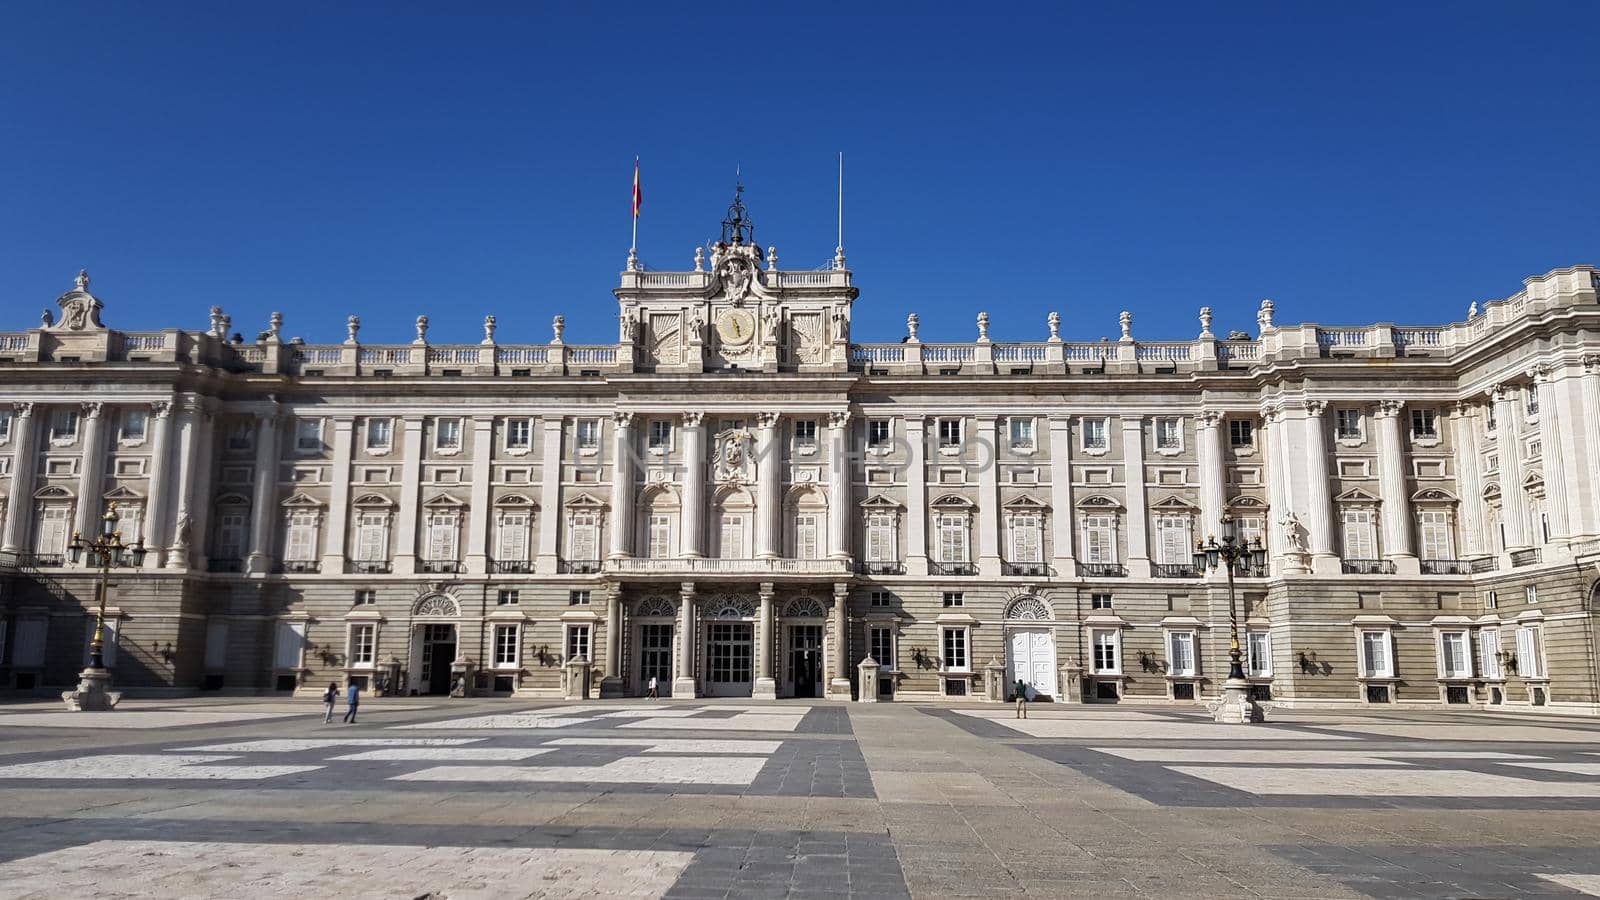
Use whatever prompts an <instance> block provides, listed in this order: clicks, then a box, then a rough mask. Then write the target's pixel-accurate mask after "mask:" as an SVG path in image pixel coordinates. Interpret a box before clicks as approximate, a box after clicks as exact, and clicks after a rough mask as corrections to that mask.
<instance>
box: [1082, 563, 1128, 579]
mask: <svg viewBox="0 0 1600 900" xmlns="http://www.w3.org/2000/svg"><path fill="white" fill-rule="evenodd" d="M1078 577H1079V578H1127V577H1128V567H1127V566H1124V565H1122V564H1121V563H1083V562H1081V563H1078Z"/></svg>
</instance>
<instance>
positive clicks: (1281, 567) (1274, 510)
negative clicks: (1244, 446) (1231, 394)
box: [1218, 404, 1303, 575]
mask: <svg viewBox="0 0 1600 900" xmlns="http://www.w3.org/2000/svg"><path fill="white" fill-rule="evenodd" d="M1223 421H1224V423H1226V421H1227V420H1226V418H1224V420H1223ZM1285 430H1286V429H1285V428H1284V425H1283V409H1282V408H1281V407H1279V406H1277V405H1276V404H1267V405H1265V406H1263V407H1261V427H1260V433H1259V434H1258V435H1257V440H1258V442H1259V443H1260V444H1261V448H1260V451H1259V452H1260V453H1261V455H1262V458H1263V460H1264V461H1265V462H1266V469H1267V472H1266V479H1267V521H1265V522H1263V523H1262V525H1263V526H1264V528H1265V530H1266V537H1265V538H1264V540H1265V542H1266V545H1267V555H1268V557H1269V558H1270V560H1271V563H1272V569H1273V574H1278V575H1281V574H1283V573H1284V572H1285V571H1288V570H1290V569H1293V570H1295V571H1301V570H1302V569H1303V566H1302V565H1301V562H1302V561H1301V560H1299V559H1296V558H1286V557H1285V556H1284V554H1286V553H1288V552H1289V551H1290V547H1289V542H1288V541H1287V540H1286V539H1285V537H1284V533H1283V531H1284V529H1283V525H1282V522H1283V517H1284V514H1285V513H1288V512H1290V511H1292V510H1293V508H1294V504H1293V503H1292V502H1291V501H1290V500H1289V495H1288V492H1287V491H1286V490H1285V487H1284V477H1283V475H1284V473H1283V467H1284V459H1285V453H1284V446H1283V435H1284V431H1285ZM1218 432H1219V433H1220V432H1221V426H1220V425H1219V426H1218Z"/></svg>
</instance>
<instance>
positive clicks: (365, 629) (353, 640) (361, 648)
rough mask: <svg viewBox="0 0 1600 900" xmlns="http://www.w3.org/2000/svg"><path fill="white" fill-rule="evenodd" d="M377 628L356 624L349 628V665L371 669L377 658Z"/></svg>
mask: <svg viewBox="0 0 1600 900" xmlns="http://www.w3.org/2000/svg"><path fill="white" fill-rule="evenodd" d="M377 649H378V626H376V625H368V624H357V625H351V626H350V665H351V666H352V667H360V668H371V667H372V664H373V662H374V661H375V660H376V658H377Z"/></svg>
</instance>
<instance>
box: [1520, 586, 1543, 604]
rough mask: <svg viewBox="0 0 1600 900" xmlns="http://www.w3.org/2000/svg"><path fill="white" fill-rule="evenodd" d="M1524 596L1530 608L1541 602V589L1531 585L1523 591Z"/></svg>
mask: <svg viewBox="0 0 1600 900" xmlns="http://www.w3.org/2000/svg"><path fill="white" fill-rule="evenodd" d="M1522 595H1523V598H1524V599H1525V600H1527V602H1528V605H1529V606H1532V605H1534V604H1536V603H1538V602H1539V589H1538V588H1536V587H1534V586H1533V585H1531V584H1530V585H1528V586H1527V587H1525V588H1523V589H1522Z"/></svg>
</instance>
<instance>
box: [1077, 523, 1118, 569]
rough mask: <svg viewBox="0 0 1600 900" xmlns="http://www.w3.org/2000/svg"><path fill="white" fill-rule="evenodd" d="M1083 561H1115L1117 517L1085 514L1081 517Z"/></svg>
mask: <svg viewBox="0 0 1600 900" xmlns="http://www.w3.org/2000/svg"><path fill="white" fill-rule="evenodd" d="M1083 557H1084V558H1083V561H1084V562H1087V563H1114V562H1116V561H1117V519H1116V517H1115V516H1085V517H1084V519H1083Z"/></svg>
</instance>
